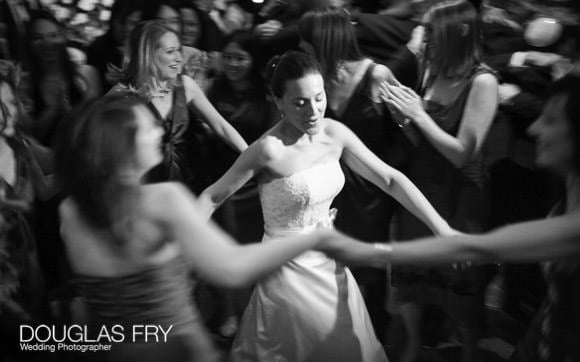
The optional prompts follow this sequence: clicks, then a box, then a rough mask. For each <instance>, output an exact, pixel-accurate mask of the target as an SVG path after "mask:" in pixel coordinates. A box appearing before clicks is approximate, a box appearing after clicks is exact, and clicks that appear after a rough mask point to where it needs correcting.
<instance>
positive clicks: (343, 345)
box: [200, 52, 453, 362]
mask: <svg viewBox="0 0 580 362" xmlns="http://www.w3.org/2000/svg"><path fill="white" fill-rule="evenodd" d="M271 91H272V93H273V96H274V98H275V101H276V105H277V107H278V109H279V111H280V112H281V113H282V115H283V117H282V119H281V120H280V121H279V122H278V123H277V124H276V125H275V126H274V127H273V128H271V129H270V130H269V131H267V132H266V133H265V134H264V135H263V136H262V137H261V138H259V139H258V140H257V141H256V142H254V143H253V144H252V145H251V146H250V147H249V148H248V150H246V151H244V152H243V153H242V155H241V156H240V157H239V158H238V159H237V161H236V162H235V163H234V165H233V166H232V167H231V168H230V169H229V170H228V171H227V172H226V173H225V175H224V176H223V177H222V178H221V179H220V180H218V181H217V182H216V183H215V184H213V185H212V186H210V187H209V188H208V189H206V190H205V191H204V192H203V193H202V195H201V196H200V199H201V201H202V202H203V203H204V204H205V206H204V208H206V209H207V210H208V211H207V212H208V214H211V212H213V210H214V209H215V208H216V207H218V206H219V205H220V204H221V203H222V202H224V200H226V199H227V198H228V197H229V196H230V195H232V194H233V193H234V192H235V191H236V190H238V189H239V188H240V187H242V186H243V185H244V184H245V183H246V182H247V181H249V180H250V179H251V178H253V177H255V178H256V179H257V181H258V190H259V194H260V201H261V204H262V210H263V215H264V228H265V233H264V242H265V244H279V243H280V244H284V243H287V242H291V241H290V240H286V239H285V237H287V236H290V235H300V234H308V233H310V232H312V231H314V230H316V229H318V228H330V227H331V226H332V216H331V211H330V210H329V209H330V205H331V203H332V201H333V199H334V197H335V196H336V195H337V194H338V193H339V192H340V190H341V189H342V186H343V184H344V175H343V173H342V170H341V167H340V165H339V160H340V159H342V160H343V161H344V162H345V163H346V164H347V165H348V166H349V167H351V168H352V169H353V170H355V171H356V172H358V173H359V174H361V175H362V176H363V177H365V178H366V179H368V180H369V181H371V182H373V183H374V184H375V185H377V186H378V187H380V188H381V189H382V190H383V191H384V192H387V193H389V194H390V195H392V196H393V197H394V198H395V199H397V200H398V201H399V202H401V203H402V204H403V205H404V206H405V207H406V208H408V209H409V210H412V212H413V213H414V214H415V215H417V217H419V218H421V219H422V220H423V221H424V222H425V223H426V224H427V225H428V226H429V228H431V230H433V232H434V233H436V234H439V235H446V234H450V233H453V230H452V229H451V228H450V227H449V226H448V225H447V223H446V222H445V220H443V219H442V218H441V217H440V216H439V214H437V212H436V211H435V210H434V209H433V207H431V205H430V204H429V202H428V201H427V200H426V199H425V198H424V197H423V195H422V194H421V192H420V191H419V190H418V189H417V188H416V187H415V186H414V185H413V184H412V183H411V182H410V181H409V180H408V179H407V178H406V177H405V176H404V175H403V174H402V173H400V172H398V171H397V170H395V169H393V168H391V167H390V166H388V165H387V164H385V163H384V162H382V161H381V160H380V159H379V158H378V157H377V156H375V155H374V154H373V153H372V152H370V151H369V150H368V148H367V147H366V146H365V145H364V144H363V143H362V142H361V141H360V140H359V139H358V138H357V137H356V136H355V135H354V134H353V133H352V131H350V130H349V129H348V128H347V127H345V126H344V125H342V124H340V123H338V122H336V121H333V120H331V119H327V118H324V112H325V110H326V93H325V91H324V81H323V78H322V74H321V71H320V68H319V66H318V63H316V61H315V60H313V59H312V58H311V57H309V56H307V55H305V54H302V53H297V52H289V53H286V54H285V55H283V56H282V57H281V58H280V59H279V61H278V64H277V65H276V66H275V69H274V70H273V75H272V79H271ZM232 354H233V356H232V357H233V360H234V361H296V362H298V361H386V356H385V353H384V351H383V348H382V346H381V345H380V343H379V342H378V341H377V339H376V337H375V335H374V332H373V328H372V325H371V321H370V318H369V316H368V313H367V310H366V308H365V305H364V302H363V300H362V297H361V294H360V291H359V289H358V287H357V284H356V281H355V280H354V278H353V277H352V274H351V273H350V271H349V270H348V269H346V268H344V267H343V266H341V265H339V264H336V263H335V262H334V261H332V260H330V259H328V258H326V257H325V256H324V255H322V254H320V253H317V252H309V253H306V254H304V255H301V256H300V257H298V258H295V259H294V260H292V261H291V262H289V263H287V264H286V265H285V266H284V267H283V268H282V269H281V270H280V271H278V272H276V273H275V274H273V275H271V276H270V277H268V278H267V279H266V280H265V281H264V282H262V283H260V284H258V285H257V286H256V288H255V290H254V293H253V295H252V298H251V300H250V303H249V306H248V308H247V309H246V311H245V313H244V316H243V319H242V322H241V327H240V329H239V333H238V335H237V337H236V340H235V341H234V345H233V351H232Z"/></svg>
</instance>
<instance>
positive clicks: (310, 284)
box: [231, 161, 387, 362]
mask: <svg viewBox="0 0 580 362" xmlns="http://www.w3.org/2000/svg"><path fill="white" fill-rule="evenodd" d="M343 185H344V175H343V173H342V170H341V168H340V164H339V162H338V161H332V162H327V163H322V164H317V165H314V166H313V167H311V168H308V169H305V170H301V171H298V172H296V173H294V174H292V175H291V176H288V177H283V178H278V179H274V180H273V181H271V182H269V183H266V184H261V185H260V186H259V192H260V200H261V204H262V210H263V213H264V227H265V234H264V238H263V242H273V243H274V242H280V243H283V242H288V240H285V237H287V236H289V235H295V234H301V233H309V232H312V231H313V230H315V229H316V228H320V227H332V221H331V217H330V215H329V214H330V210H329V208H330V205H331V203H332V200H333V199H334V197H335V196H336V195H337V194H338V193H339V192H340V190H341V189H342V187H343ZM231 357H232V361H235V362H241V361H244V362H246V361H248V362H249V361H252V362H254V361H262V362H304V361H309V362H310V361H311V362H324V361H333V362H341V361H344V362H357V361H364V362H386V361H387V357H386V355H385V352H384V350H383V347H382V346H381V344H380V343H379V342H378V340H377V339H376V337H375V334H374V331H373V327H372V324H371V321H370V318H369V315H368V312H367V310H366V307H365V304H364V301H363V299H362V296H361V294H360V291H359V289H358V286H357V284H356V281H355V279H354V278H353V276H352V274H351V273H350V271H349V270H348V269H347V268H346V267H344V266H342V265H340V264H337V263H336V262H335V261H334V260H332V259H329V258H327V257H326V256H325V255H324V254H322V253H320V252H316V251H308V252H306V253H304V254H302V255H300V256H299V257H297V258H295V259H293V260H292V261H290V262H288V263H287V264H285V265H284V266H282V267H281V268H280V269H279V270H278V271H276V272H274V273H272V274H271V275H270V276H268V277H267V278H265V279H264V280H263V281H261V282H260V283H259V284H258V285H257V286H256V287H255V289H254V292H253V294H252V297H251V299H250V303H249V305H248V307H247V308H246V311H245V312H244V316H243V318H242V321H241V325H240V329H239V331H238V334H237V336H236V339H235V340H234V344H233V347H232V356H231Z"/></svg>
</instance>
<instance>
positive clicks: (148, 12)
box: [141, 0, 181, 21]
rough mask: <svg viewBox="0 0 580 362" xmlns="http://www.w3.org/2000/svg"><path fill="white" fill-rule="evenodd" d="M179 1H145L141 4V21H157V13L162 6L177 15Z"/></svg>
mask: <svg viewBox="0 0 580 362" xmlns="http://www.w3.org/2000/svg"><path fill="white" fill-rule="evenodd" d="M180 2H181V1H180V0H147V1H144V2H143V8H142V9H143V14H142V15H141V20H143V21H148V20H158V19H159V11H161V8H162V7H163V6H168V7H170V8H172V9H173V10H175V12H176V13H178V14H179V7H180Z"/></svg>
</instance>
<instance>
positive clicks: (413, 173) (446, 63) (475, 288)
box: [382, 0, 498, 362]
mask: <svg viewBox="0 0 580 362" xmlns="http://www.w3.org/2000/svg"><path fill="white" fill-rule="evenodd" d="M479 21H480V20H479V16H478V14H477V12H476V10H475V9H474V8H473V6H472V5H471V4H470V3H469V2H468V1H465V0H460V1H448V2H443V3H441V4H437V5H434V6H433V7H432V8H431V9H430V10H429V11H428V12H427V14H426V15H425V18H424V20H423V23H424V24H425V26H424V32H423V34H424V39H423V41H422V42H421V41H416V39H414V40H413V41H412V42H413V43H418V44H423V48H424V49H423V52H422V54H421V55H420V58H421V59H420V63H421V64H422V67H421V71H422V77H421V79H422V80H421V84H420V88H419V92H418V93H419V94H418V95H417V94H415V93H414V92H413V91H412V90H410V89H409V88H406V87H399V86H393V85H389V84H387V83H385V84H384V87H383V88H382V91H383V92H382V98H383V99H384V100H385V102H386V103H387V104H388V105H389V107H391V108H392V109H394V111H393V112H395V113H398V114H399V115H400V118H401V119H405V120H404V121H402V124H403V127H406V128H411V131H414V132H416V134H417V138H418V141H417V146H416V148H415V150H414V154H413V157H412V160H411V162H410V165H409V167H408V169H407V174H408V175H409V178H410V179H411V180H413V182H415V183H416V184H417V186H418V187H419V189H420V190H421V191H422V192H424V193H425V195H426V196H427V198H428V199H429V200H430V201H431V202H433V205H434V206H435V208H436V209H437V210H438V211H439V212H441V214H442V215H443V217H444V218H445V219H446V220H448V222H449V223H450V225H451V226H452V227H453V228H455V229H457V230H461V231H463V232H470V233H480V232H484V231H486V230H487V228H488V227H487V223H488V219H489V215H488V209H489V206H488V200H489V194H488V191H487V188H488V186H487V183H488V182H487V173H486V170H485V164H484V159H483V156H484V154H483V152H482V150H483V145H484V143H485V140H486V136H487V133H488V131H489V129H490V127H491V124H492V121H493V119H494V116H495V112H496V109H497V104H498V96H497V94H498V90H497V89H498V88H497V87H498V86H497V84H498V83H497V79H496V77H495V75H494V73H493V72H492V71H491V70H490V69H489V68H488V67H486V66H485V65H484V64H482V61H481V40H480V32H479ZM420 34H421V32H420V30H418V31H416V32H415V34H414V35H415V36H419V35H420ZM406 97H412V99H413V103H412V105H411V106H409V105H408V104H405V105H402V104H401V103H400V99H407V98H406ZM430 234H431V233H430V231H429V230H428V229H426V228H424V227H422V225H420V222H419V221H418V220H417V219H416V218H415V217H414V216H412V215H411V214H409V213H407V212H405V211H402V212H401V214H400V217H399V218H398V223H397V240H401V241H404V240H408V239H413V238H417V237H422V236H427V235H430ZM484 282H485V278H484V271H483V270H481V268H478V267H471V268H463V269H462V270H455V269H454V268H453V267H452V266H449V267H448V268H439V269H437V270H434V269H430V270H429V269H426V268H411V267H406V268H399V267H397V268H394V270H393V285H394V286H395V290H396V299H397V302H398V304H399V305H400V310H401V314H402V316H403V320H404V321H405V325H406V327H407V330H408V331H409V336H410V337H409V339H408V343H407V349H406V351H405V356H404V358H403V361H407V362H410V361H414V360H416V358H417V355H418V352H419V349H420V346H421V340H420V324H419V321H420V320H421V317H420V315H421V310H422V308H423V306H424V305H425V304H428V303H432V302H433V301H434V300H435V299H436V298H434V297H433V295H434V296H435V297H437V296H440V295H442V296H443V297H444V301H443V302H442V304H443V306H444V307H445V310H446V311H447V314H448V315H449V316H450V317H451V319H452V321H453V322H454V326H455V327H456V328H457V331H458V334H459V336H460V338H461V339H462V342H463V343H464V348H463V357H462V360H463V361H464V362H467V361H478V360H479V359H478V358H479V357H478V356H477V352H476V351H477V339H478V337H479V333H480V332H481V326H482V318H483V302H484V300H483V291H484ZM431 287H434V288H431ZM427 290H432V291H433V292H434V294H433V295H431V296H429V294H428V293H426V291H427ZM441 291H443V292H445V293H440V292H441Z"/></svg>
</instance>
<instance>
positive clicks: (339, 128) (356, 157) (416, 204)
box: [332, 122, 454, 235]
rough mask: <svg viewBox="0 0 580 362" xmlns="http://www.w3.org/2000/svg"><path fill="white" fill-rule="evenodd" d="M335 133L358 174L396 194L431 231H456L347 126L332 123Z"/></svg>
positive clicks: (348, 162)
mask: <svg viewBox="0 0 580 362" xmlns="http://www.w3.org/2000/svg"><path fill="white" fill-rule="evenodd" d="M332 125H333V126H332V128H333V132H335V136H336V138H337V139H338V140H339V141H340V142H341V143H342V145H343V153H342V159H343V160H344V161H345V162H346V164H347V165H348V166H349V167H350V168H351V169H353V170H354V171H355V172H356V173H358V174H359V175H361V176H362V177H364V178H365V179H367V180H369V181H370V182H372V183H373V184H375V185H377V186H378V187H379V188H381V190H383V191H384V192H386V193H387V194H389V195H391V196H392V197H394V198H395V199H396V200H397V201H398V202H399V203H401V204H402V205H403V206H404V207H405V208H406V209H407V210H409V211H410V212H411V213H412V214H413V215H415V216H416V217H418V218H419V219H420V220H421V221H423V223H425V225H427V226H428V227H429V228H430V229H431V231H433V232H434V233H436V234H440V235H448V234H452V233H454V231H453V230H452V229H451V228H450V227H449V225H448V224H447V222H446V221H445V220H444V219H443V218H442V217H441V216H440V215H439V214H438V213H437V211H436V210H435V209H434V208H433V206H432V205H431V204H430V203H429V201H428V200H427V199H426V198H425V196H423V194H422V193H421V191H419V189H418V188H417V187H416V186H415V185H414V184H413V183H412V182H411V181H410V180H409V179H408V178H407V177H406V176H405V175H403V173H401V172H400V171H398V170H396V169H394V168H392V167H390V166H389V165H387V164H386V163H384V162H383V161H382V160H381V159H379V158H378V157H377V156H376V155H375V154H374V153H372V152H371V151H370V150H369V149H368V148H367V147H366V146H365V145H364V143H363V142H362V141H361V140H360V139H359V138H358V137H357V136H356V135H355V134H354V133H353V132H352V131H351V130H350V129H348V128H347V127H346V126H344V125H342V124H340V123H338V122H332Z"/></svg>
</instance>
